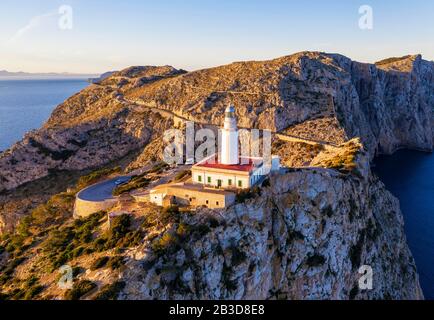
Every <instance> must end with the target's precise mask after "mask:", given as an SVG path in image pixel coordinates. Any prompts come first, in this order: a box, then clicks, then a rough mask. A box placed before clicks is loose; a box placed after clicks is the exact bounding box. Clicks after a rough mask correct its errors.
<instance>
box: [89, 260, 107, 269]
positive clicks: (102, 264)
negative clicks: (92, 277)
mask: <svg viewBox="0 0 434 320" xmlns="http://www.w3.org/2000/svg"><path fill="white" fill-rule="evenodd" d="M108 261H109V257H100V258H98V259H96V260H95V261H94V262H93V264H92V265H91V266H90V270H92V271H94V270H98V269H101V268H102V267H105V266H106V265H107V262H108Z"/></svg>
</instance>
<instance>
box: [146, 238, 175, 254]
mask: <svg viewBox="0 0 434 320" xmlns="http://www.w3.org/2000/svg"><path fill="white" fill-rule="evenodd" d="M178 244H179V238H178V236H177V235H174V234H171V233H170V232H166V233H165V234H163V236H162V237H161V238H159V239H156V240H154V242H153V243H152V250H153V251H154V252H155V253H156V254H157V255H160V254H161V255H162V254H164V253H166V252H171V251H174V250H175V249H176V247H177V246H178Z"/></svg>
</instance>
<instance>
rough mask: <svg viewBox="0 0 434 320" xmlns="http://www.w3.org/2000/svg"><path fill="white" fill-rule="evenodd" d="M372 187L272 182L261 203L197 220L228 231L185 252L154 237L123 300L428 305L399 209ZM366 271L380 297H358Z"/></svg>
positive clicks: (335, 179)
mask: <svg viewBox="0 0 434 320" xmlns="http://www.w3.org/2000/svg"><path fill="white" fill-rule="evenodd" d="M367 179H368V181H363V180H359V179H357V178H354V177H348V176H339V175H337V174H336V172H334V171H331V170H320V169H319V170H318V171H307V170H300V171H298V172H291V173H287V174H285V175H281V176H275V177H272V178H271V182H270V187H267V188H263V189H262V190H261V194H260V196H259V195H258V196H257V197H255V198H254V199H251V200H248V201H247V202H245V203H244V204H238V205H236V206H235V207H233V208H230V209H228V210H225V211H220V212H201V214H200V215H196V216H194V217H193V218H191V219H190V220H191V221H189V224H192V225H201V224H204V223H206V222H204V221H207V220H210V219H211V220H212V219H215V220H217V221H219V223H215V222H214V226H213V227H211V230H210V231H209V233H207V234H206V235H204V236H202V237H201V236H198V235H197V234H193V235H191V236H189V237H188V239H187V240H186V242H184V243H182V244H181V248H180V249H179V250H176V251H174V252H171V253H164V254H162V255H161V254H156V253H155V252H154V251H153V250H152V249H151V242H152V241H151V239H152V240H153V241H155V240H154V239H153V238H155V235H153V237H151V236H149V237H147V238H146V239H145V241H144V246H143V247H140V248H139V249H138V250H133V251H131V252H130V254H129V255H130V257H131V259H130V262H129V263H128V268H127V271H126V272H125V273H124V275H123V276H122V280H124V281H126V283H127V286H126V288H125V289H124V290H123V292H122V294H121V295H120V297H121V298H123V299H423V294H422V291H421V289H420V286H419V280H418V275H417V272H416V267H415V263H414V260H413V258H412V256H411V253H410V251H409V249H408V247H407V244H406V239H405V236H404V231H403V221H402V215H401V212H400V209H399V203H398V201H397V200H396V199H395V198H394V197H393V196H392V195H391V194H390V193H389V192H388V191H386V190H385V188H384V185H383V184H382V183H381V182H380V181H379V180H378V179H377V178H374V177H372V176H370V175H368V176H367ZM215 225H218V226H215ZM177 228H178V230H179V226H178V225H171V226H169V227H168V228H167V229H166V232H165V233H166V234H167V233H168V234H175V233H176V232H177V231H176V230H177ZM160 236H163V233H162V234H160ZM362 265H369V266H371V267H372V269H373V289H372V290H359V289H358V288H359V286H358V283H359V279H360V277H361V275H360V274H359V273H358V269H359V268H360V267H361V266H362Z"/></svg>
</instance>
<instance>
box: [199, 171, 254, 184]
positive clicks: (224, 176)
mask: <svg viewBox="0 0 434 320" xmlns="http://www.w3.org/2000/svg"><path fill="white" fill-rule="evenodd" d="M199 177H201V181H199ZM208 178H211V183H209V182H208ZM192 179H193V183H199V184H204V185H210V186H213V187H218V180H221V182H222V185H221V187H222V188H228V189H230V188H237V189H245V188H250V187H251V184H250V177H249V176H248V175H237V174H234V173H217V172H209V171H202V170H197V169H193V170H192ZM229 180H232V185H230V184H229ZM239 181H241V187H240V186H239V184H238V183H239Z"/></svg>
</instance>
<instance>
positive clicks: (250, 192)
mask: <svg viewBox="0 0 434 320" xmlns="http://www.w3.org/2000/svg"><path fill="white" fill-rule="evenodd" d="M258 195H259V196H260V195H261V189H260V188H259V187H258V186H256V187H253V188H252V189H246V190H241V191H239V192H238V193H237V195H236V202H237V203H243V202H245V201H246V200H249V199H253V198H255V197H256V196H258Z"/></svg>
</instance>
